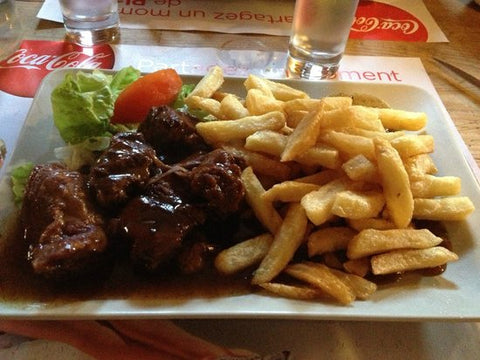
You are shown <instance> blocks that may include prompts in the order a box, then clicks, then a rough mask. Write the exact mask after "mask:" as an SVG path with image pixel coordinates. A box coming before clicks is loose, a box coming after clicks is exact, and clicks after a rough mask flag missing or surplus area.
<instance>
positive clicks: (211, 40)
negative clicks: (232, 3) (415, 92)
mask: <svg viewBox="0 0 480 360" xmlns="http://www.w3.org/2000/svg"><path fill="white" fill-rule="evenodd" d="M424 3H425V5H426V6H427V8H428V10H429V11H430V13H431V14H432V16H433V18H434V19H435V20H436V21H437V23H438V25H439V26H440V28H441V29H442V31H443V32H444V33H445V35H446V36H447V38H448V39H449V42H448V43H418V42H396V41H369V40H351V41H350V42H349V43H348V46H347V50H346V53H347V54H351V55H379V56H408V57H418V58H420V59H421V60H422V62H423V64H424V66H425V69H426V71H427V73H428V74H429V75H430V77H431V80H432V82H433V84H434V86H435V88H436V89H437V91H438V93H439V95H440V98H441V99H442V101H443V103H444V104H445V106H446V108H447V110H448V112H449V113H450V116H451V117H452V119H453V120H454V122H455V124H456V126H457V128H458V130H459V131H460V133H461V135H462V137H463V139H464V141H465V142H466V144H467V145H468V148H469V149H470V152H471V153H472V155H473V156H474V158H475V160H476V161H477V163H478V164H480V142H477V141H475V140H476V139H477V138H479V137H480V121H479V114H480V89H479V88H478V87H477V88H476V87H475V86H473V85H471V84H469V83H467V82H465V81H463V80H462V79H461V78H459V77H458V76H457V75H455V74H453V73H451V72H450V71H447V70H445V68H443V67H442V66H440V65H438V64H437V63H436V62H435V61H434V60H433V57H438V58H441V59H443V60H446V61H448V62H451V63H453V64H455V65H458V66H459V67H461V68H462V69H464V70H467V71H469V72H470V73H472V74H473V75H476V76H477V77H480V6H478V5H476V4H475V3H474V2H473V0H472V1H470V0H424ZM41 5H42V1H39V0H31V1H17V7H18V11H19V13H20V15H21V16H22V17H24V18H27V19H34V20H33V21H28V22H26V34H25V37H26V38H30V39H45V40H61V39H63V36H64V29H63V26H62V25H61V24H58V23H54V22H50V21H45V20H39V19H37V18H36V14H37V13H38V10H39V9H40V7H41ZM239 37H243V38H245V39H246V40H249V41H245V42H243V41H242V42H241V43H242V46H243V45H244V44H251V45H250V46H251V48H249V50H262V49H265V48H267V49H270V50H273V51H286V50H287V46H288V38H287V37H281V36H267V35H238V34H222V33H204V32H203V33H198V32H179V31H164V30H148V31H146V30H131V29H122V35H121V40H120V41H121V43H122V44H136V45H151V44H155V45H163V46H174V47H175V46H179V47H201V46H211V47H220V46H224V44H226V43H227V42H229V41H230V40H233V39H238V38H239ZM250 40H251V41H250ZM235 43H237V44H238V43H239V42H238V41H237V42H233V44H235Z"/></svg>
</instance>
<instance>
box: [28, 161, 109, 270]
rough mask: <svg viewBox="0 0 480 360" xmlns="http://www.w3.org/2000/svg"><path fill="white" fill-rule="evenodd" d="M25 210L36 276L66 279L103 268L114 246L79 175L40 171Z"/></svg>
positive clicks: (56, 168) (51, 167) (57, 168)
mask: <svg viewBox="0 0 480 360" xmlns="http://www.w3.org/2000/svg"><path fill="white" fill-rule="evenodd" d="M21 211H22V226H23V230H24V231H23V234H24V237H25V240H26V241H27V242H28V244H29V253H28V259H29V260H30V262H31V264H32V267H33V270H34V272H35V273H37V274H41V275H43V276H45V277H48V278H54V279H63V278H65V277H68V278H69V277H74V276H77V275H82V274H85V273H90V272H92V271H95V269H97V268H98V267H99V266H100V265H102V264H103V260H104V254H105V253H106V250H107V247H108V240H107V236H106V235H105V232H104V230H103V219H102V217H101V216H100V215H99V214H98V213H97V212H96V210H95V208H94V206H93V205H92V203H91V202H90V201H89V199H88V196H87V187H86V182H85V179H84V177H83V175H81V174H80V173H79V172H75V171H69V170H67V169H66V168H65V167H64V166H63V165H60V164H46V165H38V166H36V167H35V168H34V169H33V171H32V173H31V175H30V178H29V181H28V184H27V186H26V189H25V197H24V201H23V205H22V210H21Z"/></svg>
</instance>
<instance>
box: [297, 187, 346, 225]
mask: <svg viewBox="0 0 480 360" xmlns="http://www.w3.org/2000/svg"><path fill="white" fill-rule="evenodd" d="M346 187H347V185H346V182H345V180H344V179H336V180H333V181H331V182H329V183H327V184H325V185H323V186H322V187H321V188H320V189H318V190H316V191H312V192H310V193H308V194H307V195H305V196H304V197H303V198H302V200H301V204H302V206H303V207H304V209H305V212H306V213H307V217H308V219H309V220H310V221H311V222H312V223H313V224H315V225H317V226H318V225H321V224H323V223H324V222H326V221H327V220H328V219H330V218H331V217H332V215H333V214H332V206H333V203H334V201H335V197H336V195H337V193H338V192H340V191H344V190H346Z"/></svg>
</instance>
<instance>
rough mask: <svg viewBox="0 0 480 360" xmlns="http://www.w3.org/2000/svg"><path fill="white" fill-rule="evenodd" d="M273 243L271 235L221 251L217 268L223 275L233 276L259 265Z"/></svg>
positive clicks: (257, 237)
mask: <svg viewBox="0 0 480 360" xmlns="http://www.w3.org/2000/svg"><path fill="white" fill-rule="evenodd" d="M272 241H273V235H272V234H270V233H266V234H262V235H258V236H255V237H254V238H251V239H248V240H245V241H242V242H241V243H238V244H235V245H233V246H232V247H230V248H228V249H225V250H223V251H221V252H220V253H219V254H218V255H217V256H216V258H215V263H214V265H215V268H216V269H217V270H218V271H219V272H220V273H222V274H225V275H231V274H235V273H238V272H240V271H242V270H245V269H247V268H249V267H251V266H253V265H256V264H259V263H260V261H262V259H263V258H264V257H265V255H266V254H267V252H268V249H269V248H270V245H271V243H272Z"/></svg>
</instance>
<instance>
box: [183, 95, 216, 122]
mask: <svg viewBox="0 0 480 360" xmlns="http://www.w3.org/2000/svg"><path fill="white" fill-rule="evenodd" d="M185 103H186V104H187V105H188V106H189V107H190V108H192V109H200V110H204V111H206V112H208V113H210V114H212V115H213V116H215V117H217V118H222V114H221V103H220V102H219V101H217V100H215V99H212V98H204V97H201V96H195V95H193V96H189V97H188V98H187V99H185Z"/></svg>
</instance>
